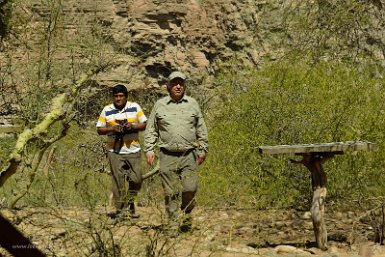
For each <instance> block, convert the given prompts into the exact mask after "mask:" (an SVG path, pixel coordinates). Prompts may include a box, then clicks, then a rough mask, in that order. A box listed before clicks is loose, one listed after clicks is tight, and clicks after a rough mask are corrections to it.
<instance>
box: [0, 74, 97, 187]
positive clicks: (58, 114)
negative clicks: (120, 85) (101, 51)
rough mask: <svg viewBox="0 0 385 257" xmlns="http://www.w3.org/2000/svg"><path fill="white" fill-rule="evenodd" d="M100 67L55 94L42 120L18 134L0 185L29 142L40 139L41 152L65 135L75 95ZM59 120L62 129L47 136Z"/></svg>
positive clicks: (17, 162) (12, 170)
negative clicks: (67, 89)
mask: <svg viewBox="0 0 385 257" xmlns="http://www.w3.org/2000/svg"><path fill="white" fill-rule="evenodd" d="M100 70H101V69H98V70H97V71H95V72H91V73H90V74H85V75H83V76H82V78H81V79H80V80H79V81H78V82H77V83H76V84H75V85H73V86H72V87H71V88H70V91H69V92H65V93H62V94H59V95H57V96H56V97H55V98H54V99H53V100H52V104H51V108H50V111H49V113H47V115H46V116H45V117H44V119H43V120H42V121H40V122H39V123H38V124H37V125H36V126H35V127H34V128H26V129H24V131H23V132H21V134H20V135H19V137H18V139H17V142H16V145H15V147H14V149H13V151H12V152H11V154H10V156H9V159H8V166H7V167H6V168H5V169H4V170H2V171H1V173H0V187H2V186H3V185H4V183H5V182H6V181H7V180H8V179H9V178H10V177H11V176H12V175H13V174H15V173H16V172H17V169H18V167H19V165H20V163H21V162H22V160H23V158H25V157H26V156H25V152H28V151H25V149H26V148H27V149H28V148H29V147H30V143H31V141H32V140H40V141H41V142H42V144H41V146H40V149H38V150H37V151H41V154H43V153H44V151H45V150H46V149H47V148H48V147H49V146H50V145H51V144H52V143H54V142H56V141H57V140H59V139H60V138H62V137H63V136H65V133H66V131H67V129H68V128H66V126H68V123H69V122H70V120H71V119H72V115H73V105H74V104H75V101H76V97H77V96H78V94H79V91H80V88H81V87H82V86H83V85H84V84H85V83H86V82H87V81H88V80H89V78H90V76H92V75H94V74H96V73H98V72H99V71H100ZM58 121H61V122H62V123H63V128H64V129H63V130H62V131H61V132H60V133H59V134H57V135H56V136H53V137H52V138H47V134H48V132H49V130H50V127H51V126H52V125H53V124H55V123H56V122H58ZM37 160H39V161H38V162H36V164H33V165H37V166H36V167H32V170H34V169H37V167H38V165H39V164H40V161H41V158H38V159H37Z"/></svg>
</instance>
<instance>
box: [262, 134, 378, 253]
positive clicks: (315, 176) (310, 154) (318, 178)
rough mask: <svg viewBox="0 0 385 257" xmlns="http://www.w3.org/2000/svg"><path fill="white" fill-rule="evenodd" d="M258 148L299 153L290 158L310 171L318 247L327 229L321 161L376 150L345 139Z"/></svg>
mask: <svg viewBox="0 0 385 257" xmlns="http://www.w3.org/2000/svg"><path fill="white" fill-rule="evenodd" d="M258 149H259V152H260V153H261V154H268V155H281V154H294V155H300V156H302V160H299V161H297V160H292V159H291V161H292V162H294V163H302V164H303V165H305V167H306V168H308V170H309V171H310V173H311V181H312V188H313V201H312V206H311V210H310V212H311V217H312V220H313V229H314V234H315V238H316V242H317V245H318V247H319V248H320V249H322V250H326V249H327V232H326V226H325V221H324V213H325V198H326V192H327V191H326V183H327V177H326V173H325V171H324V170H323V167H322V164H323V163H324V162H325V161H327V160H329V159H331V158H332V157H333V156H334V155H336V154H344V153H346V152H356V151H371V150H376V149H377V145H376V144H373V143H371V142H367V141H346V142H334V143H324V144H303V145H277V146H260V147H258Z"/></svg>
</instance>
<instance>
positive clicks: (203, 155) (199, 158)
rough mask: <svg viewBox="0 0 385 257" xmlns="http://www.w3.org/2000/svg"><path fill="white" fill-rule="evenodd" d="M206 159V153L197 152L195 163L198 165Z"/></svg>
mask: <svg viewBox="0 0 385 257" xmlns="http://www.w3.org/2000/svg"><path fill="white" fill-rule="evenodd" d="M205 159H206V154H198V156H197V163H198V165H201V164H202V163H203V162H204V161H205Z"/></svg>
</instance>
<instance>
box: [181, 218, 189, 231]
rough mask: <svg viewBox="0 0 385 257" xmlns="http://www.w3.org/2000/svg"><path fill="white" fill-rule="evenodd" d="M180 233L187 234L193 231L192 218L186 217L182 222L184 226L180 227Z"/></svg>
mask: <svg viewBox="0 0 385 257" xmlns="http://www.w3.org/2000/svg"><path fill="white" fill-rule="evenodd" d="M179 230H180V232H182V233H187V232H190V231H191V230H192V218H191V217H185V218H184V219H183V221H182V225H181V226H180V227H179Z"/></svg>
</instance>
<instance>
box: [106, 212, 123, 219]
mask: <svg viewBox="0 0 385 257" xmlns="http://www.w3.org/2000/svg"><path fill="white" fill-rule="evenodd" d="M120 213H121V212H120V211H111V212H108V213H107V216H108V217H109V218H111V219H116V218H118V217H119V216H120Z"/></svg>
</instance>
